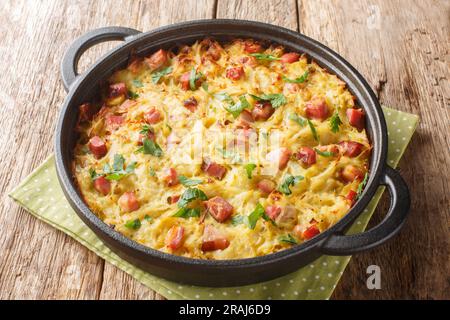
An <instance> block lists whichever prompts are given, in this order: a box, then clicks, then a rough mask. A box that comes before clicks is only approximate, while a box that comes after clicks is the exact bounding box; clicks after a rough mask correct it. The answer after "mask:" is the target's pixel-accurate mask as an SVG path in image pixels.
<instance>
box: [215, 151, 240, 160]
mask: <svg viewBox="0 0 450 320" xmlns="http://www.w3.org/2000/svg"><path fill="white" fill-rule="evenodd" d="M216 150H217V151H219V152H220V153H221V154H222V157H224V158H226V159H230V161H231V163H240V162H242V160H241V157H240V155H239V154H237V153H234V152H231V151H229V150H226V149H223V148H217V149H216Z"/></svg>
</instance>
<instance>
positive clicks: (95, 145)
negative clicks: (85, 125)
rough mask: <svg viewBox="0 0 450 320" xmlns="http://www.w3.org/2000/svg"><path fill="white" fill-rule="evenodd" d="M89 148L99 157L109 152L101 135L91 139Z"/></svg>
mask: <svg viewBox="0 0 450 320" xmlns="http://www.w3.org/2000/svg"><path fill="white" fill-rule="evenodd" d="M89 150H91V152H92V154H93V155H94V156H95V157H96V158H97V159H99V158H101V157H103V156H104V155H105V154H106V153H107V152H108V150H107V149H106V143H105V142H104V141H103V140H102V138H100V137H99V136H94V137H92V138H91V139H90V140H89Z"/></svg>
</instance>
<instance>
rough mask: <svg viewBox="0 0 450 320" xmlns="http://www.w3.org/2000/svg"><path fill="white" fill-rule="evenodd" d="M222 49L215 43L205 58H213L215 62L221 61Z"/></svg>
mask: <svg viewBox="0 0 450 320" xmlns="http://www.w3.org/2000/svg"><path fill="white" fill-rule="evenodd" d="M221 51H222V47H221V46H220V45H219V44H218V43H217V42H215V41H213V42H212V43H211V45H210V47H209V48H208V50H207V51H206V54H205V56H206V57H208V58H211V60H213V61H217V60H219V59H220V55H221Z"/></svg>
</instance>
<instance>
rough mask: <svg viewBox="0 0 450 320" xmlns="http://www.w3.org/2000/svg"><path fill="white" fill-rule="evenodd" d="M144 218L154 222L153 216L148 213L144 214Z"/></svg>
mask: <svg viewBox="0 0 450 320" xmlns="http://www.w3.org/2000/svg"><path fill="white" fill-rule="evenodd" d="M144 220H145V221H148V222H152V221H153V218H152V217H150V216H149V215H148V214H146V215H145V216H144Z"/></svg>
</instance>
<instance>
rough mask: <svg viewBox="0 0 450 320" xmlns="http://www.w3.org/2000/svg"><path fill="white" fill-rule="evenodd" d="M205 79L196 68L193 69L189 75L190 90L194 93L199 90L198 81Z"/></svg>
mask: <svg viewBox="0 0 450 320" xmlns="http://www.w3.org/2000/svg"><path fill="white" fill-rule="evenodd" d="M202 77H203V73H201V72H197V71H196V70H195V68H192V70H191V73H190V74H189V88H190V89H191V90H192V91H194V90H196V89H197V81H198V80H200V79H201V78H202Z"/></svg>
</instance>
